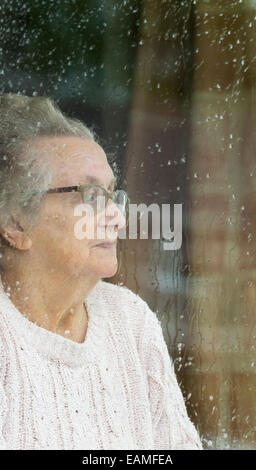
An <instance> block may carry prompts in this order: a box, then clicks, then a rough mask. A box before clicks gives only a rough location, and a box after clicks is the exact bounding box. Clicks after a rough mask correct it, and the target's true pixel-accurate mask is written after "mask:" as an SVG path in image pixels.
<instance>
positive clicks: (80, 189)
mask: <svg viewBox="0 0 256 470" xmlns="http://www.w3.org/2000/svg"><path fill="white" fill-rule="evenodd" d="M95 187H97V188H100V189H102V190H103V193H104V196H105V208H106V206H107V203H108V200H109V199H111V200H112V201H113V202H114V204H116V202H115V200H114V199H115V195H116V193H117V192H123V193H125V195H126V199H127V200H126V204H125V210H126V207H127V205H128V203H129V201H130V199H129V197H128V194H127V192H126V191H123V190H122V189H116V190H114V191H113V192H110V191H107V190H106V189H105V188H103V186H100V185H99V184H81V185H78V186H63V187H59V188H51V189H48V190H47V191H46V193H48V194H49V193H50V194H52V193H72V192H80V194H81V198H82V202H83V204H87V203H88V201H86V200H85V198H84V191H86V189H89V188H95ZM103 210H104V209H103Z"/></svg>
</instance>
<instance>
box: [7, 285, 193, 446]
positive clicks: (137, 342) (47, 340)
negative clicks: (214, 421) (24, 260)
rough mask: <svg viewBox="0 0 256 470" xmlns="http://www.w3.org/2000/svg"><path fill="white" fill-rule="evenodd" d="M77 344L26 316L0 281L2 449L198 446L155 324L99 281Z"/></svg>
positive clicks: (130, 298) (136, 302) (121, 290)
mask: <svg viewBox="0 0 256 470" xmlns="http://www.w3.org/2000/svg"><path fill="white" fill-rule="evenodd" d="M85 304H86V306H87V311H88V315H89V323H88V329H87V333H86V338H85V341H84V343H76V342H74V341H71V340H69V339H66V338H64V337H63V336H60V335H58V334H55V333H52V332H50V331H48V330H46V329H44V328H42V327H39V326H38V325H36V324H35V323H33V322H31V321H29V320H28V319H26V318H25V317H24V316H23V315H22V314H21V313H20V312H19V311H18V310H17V309H16V307H15V306H14V304H13V303H12V302H11V300H10V298H9V297H8V295H7V294H6V293H5V291H4V290H3V286H2V283H1V279H0V352H1V356H0V357H1V359H0V361H1V364H0V448H1V449H83V450H86V449H87V450H88V449H90V450H95V449H106V450H110V449H115V450H116V449H129V450H133V449H141V450H142V449H148V450H151V449H152V450H154V449H159V450H160V449H168V450H171V449H202V445H201V441H200V438H199V435H198V433H197V431H196V429H195V427H194V425H193V424H192V422H191V421H190V419H189V418H188V415H187V412H186V408H185V403H184V400H183V396H182V393H181V390H180V388H179V386H178V383H177V380H176V376H175V373H174V368H173V364H172V363H171V360H170V356H169V354H168V350H167V346H166V343H165V341H164V337H163V333H162V328H161V324H160V321H159V320H158V318H157V316H156V314H155V313H153V312H152V311H151V310H150V309H149V307H148V305H147V304H146V302H144V301H143V300H142V299H141V298H140V297H139V296H137V295H135V294H134V293H133V292H131V291H130V290H129V289H127V288H125V287H121V286H116V285H113V284H109V283H107V282H104V281H102V280H100V281H99V282H98V283H97V285H96V286H95V287H94V289H93V290H92V291H91V293H90V295H89V296H88V297H87V298H86V300H85Z"/></svg>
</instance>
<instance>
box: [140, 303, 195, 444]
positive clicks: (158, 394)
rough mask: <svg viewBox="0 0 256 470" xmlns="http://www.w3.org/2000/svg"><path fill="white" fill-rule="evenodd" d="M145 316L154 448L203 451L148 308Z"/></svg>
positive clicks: (145, 352)
mask: <svg viewBox="0 0 256 470" xmlns="http://www.w3.org/2000/svg"><path fill="white" fill-rule="evenodd" d="M146 313H147V314H146V317H145V324H144V332H143V340H142V349H143V356H144V358H145V366H146V375H147V380H148V386H149V402H150V409H151V416H152V426H153V439H154V449H158V450H160V449H165V450H166V449H168V450H171V449H172V450H202V449H203V447H202V444H201V441H200V438H199V434H198V433H197V431H196V429H195V426H194V425H193V423H192V422H191V421H190V419H189V417H188V414H187V410H186V406H185V402H184V398H183V395H182V392H181V389H180V387H179V385H178V382H177V379H176V375H175V371H174V365H173V363H172V361H171V359H170V355H169V352H168V349H167V345H166V343H165V340H164V336H163V332H162V327H161V323H160V321H159V320H158V318H157V316H156V314H155V313H154V312H152V311H151V310H150V309H149V307H148V306H147V307H146Z"/></svg>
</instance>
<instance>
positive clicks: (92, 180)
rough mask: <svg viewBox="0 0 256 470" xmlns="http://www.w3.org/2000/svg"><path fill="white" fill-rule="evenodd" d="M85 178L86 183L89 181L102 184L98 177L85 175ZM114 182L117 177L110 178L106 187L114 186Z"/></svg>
mask: <svg viewBox="0 0 256 470" xmlns="http://www.w3.org/2000/svg"><path fill="white" fill-rule="evenodd" d="M86 179H87V181H88V183H90V184H99V185H100V186H102V183H101V181H99V180H98V178H95V177H94V176H87V178H86ZM116 182H117V178H116V177H114V178H112V180H111V181H110V183H109V185H108V189H110V188H112V187H113V188H114V187H115V185H116Z"/></svg>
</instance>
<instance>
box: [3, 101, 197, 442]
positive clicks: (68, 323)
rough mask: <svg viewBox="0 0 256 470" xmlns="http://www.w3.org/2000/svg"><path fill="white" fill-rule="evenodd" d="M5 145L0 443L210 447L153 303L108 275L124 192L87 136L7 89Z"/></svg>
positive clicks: (74, 123) (42, 104)
mask: <svg viewBox="0 0 256 470" xmlns="http://www.w3.org/2000/svg"><path fill="white" fill-rule="evenodd" d="M0 146H1V152H0V234H1V247H0V252H1V255H0V256H1V259H0V262H1V278H0V350H1V366H0V447H1V448H2V449H202V445H201V442H200V439H199V435H198V433H197V431H196V429H195V427H194V425H193V424H192V422H191V421H190V419H189V418H188V415H187V412H186V408H185V403H184V400H183V396H182V393H181V391H180V388H179V386H178V383H177V380H176V377H175V373H174V368H173V364H172V363H171V360H170V357H169V354H168V350H167V346H166V343H165V341H164V338H163V333H162V329H161V325H160V322H159V320H158V319H157V317H156V314H155V313H153V312H152V311H151V310H150V309H149V307H148V305H147V304H146V303H145V302H144V301H143V300H142V299H141V298H140V297H139V296H137V295H135V294H134V293H132V292H131V291H130V290H129V289H127V288H125V287H121V286H117V285H113V284H110V283H107V282H104V281H103V280H102V278H107V277H111V276H113V275H114V274H115V272H116V270H117V258H116V243H117V234H118V230H120V228H121V227H123V226H124V224H125V210H126V202H127V199H126V193H124V192H122V191H114V189H115V177H114V174H113V171H112V169H111V167H110V165H109V163H108V160H107V158H106V155H105V153H104V151H103V149H102V148H101V147H100V146H99V145H98V144H97V143H96V141H95V139H94V136H93V133H92V132H91V131H90V130H89V129H88V128H87V127H86V126H85V125H84V124H82V123H81V122H80V121H78V120H76V119H71V118H68V117H66V116H65V115H64V114H63V113H61V111H60V110H59V109H58V107H57V106H56V105H55V104H54V102H53V101H52V100H51V99H49V98H45V97H32V98H30V97H27V96H24V95H19V94H4V95H2V96H1V97H0ZM106 195H107V196H109V197H108V198H104V197H103V196H106ZM99 196H102V197H101V198H100V197H99ZM98 200H101V201H102V200H104V201H105V203H104V205H103V206H102V205H97V209H96V210H95V207H96V206H95V203H96V201H98ZM80 204H83V207H85V208H86V207H88V208H89V207H90V208H91V209H93V211H88V213H86V219H85V221H86V224H85V226H86V228H87V227H88V226H91V227H94V228H95V229H96V228H97V237H96V238H95V237H90V236H88V234H87V232H85V233H86V234H87V235H86V236H85V237H78V236H76V235H75V230H74V227H75V224H76V223H77V220H78V218H77V215H75V208H76V207H77V206H78V205H80ZM107 208H109V209H110V208H111V209H112V210H111V211H107ZM106 233H107V236H106Z"/></svg>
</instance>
